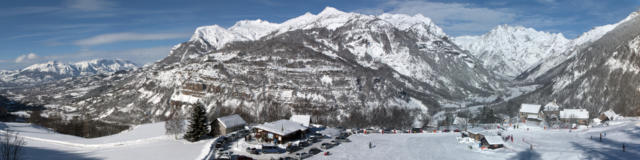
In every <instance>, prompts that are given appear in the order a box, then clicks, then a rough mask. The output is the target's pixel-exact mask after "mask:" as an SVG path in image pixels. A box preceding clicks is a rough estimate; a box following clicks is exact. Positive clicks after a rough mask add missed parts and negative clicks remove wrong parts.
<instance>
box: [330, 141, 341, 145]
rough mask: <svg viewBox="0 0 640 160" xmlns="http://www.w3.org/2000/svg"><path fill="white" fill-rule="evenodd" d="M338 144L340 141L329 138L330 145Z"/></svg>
mask: <svg viewBox="0 0 640 160" xmlns="http://www.w3.org/2000/svg"><path fill="white" fill-rule="evenodd" d="M339 144H340V142H338V141H336V140H331V145H334V146H335V145H339Z"/></svg>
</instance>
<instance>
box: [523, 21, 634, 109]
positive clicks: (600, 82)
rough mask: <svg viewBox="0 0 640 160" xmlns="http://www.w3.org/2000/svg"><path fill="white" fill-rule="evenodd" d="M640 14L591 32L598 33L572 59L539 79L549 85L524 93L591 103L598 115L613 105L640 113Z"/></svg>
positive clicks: (577, 104) (570, 103)
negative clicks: (639, 99) (639, 98)
mask: <svg viewBox="0 0 640 160" xmlns="http://www.w3.org/2000/svg"><path fill="white" fill-rule="evenodd" d="M639 14H640V11H638V12H634V13H632V14H631V15H630V16H629V17H627V18H626V19H624V20H622V21H621V22H619V23H616V24H615V25H613V27H614V28H613V29H608V28H604V29H603V28H602V27H600V28H596V30H599V31H593V32H589V33H585V35H584V36H589V37H593V38H587V39H589V40H586V41H591V42H587V43H584V44H583V45H582V46H581V47H577V48H575V50H573V51H571V52H569V56H568V58H567V60H566V61H563V62H562V63H559V65H557V66H554V67H553V68H551V69H549V71H548V72H545V73H544V74H542V75H541V76H539V77H538V78H537V79H536V82H537V83H540V84H543V87H541V88H540V89H538V90H536V91H534V92H532V93H530V94H527V95H525V96H523V97H520V98H519V99H520V100H521V101H525V102H539V103H540V104H543V103H546V102H549V101H551V100H554V99H555V100H557V102H558V104H560V105H561V106H566V107H568V108H584V109H587V110H589V111H590V113H591V114H592V116H595V115H596V114H598V113H602V112H604V111H606V110H608V109H613V110H614V111H615V112H617V113H622V114H624V115H635V116H637V115H640V108H639V107H638V106H640V101H638V97H640V88H639V87H638V86H640V80H639V77H640V56H639V55H640V52H639V51H640V27H638V26H640V17H639V16H638V15H639ZM605 27H611V26H605ZM607 30H609V31H608V32H605V31H607ZM598 35H601V36H598ZM579 39H580V38H579ZM582 40H584V39H582Z"/></svg>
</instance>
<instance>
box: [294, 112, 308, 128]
mask: <svg viewBox="0 0 640 160" xmlns="http://www.w3.org/2000/svg"><path fill="white" fill-rule="evenodd" d="M289 120H291V121H294V122H298V123H300V124H302V125H303V126H305V127H309V123H310V122H311V115H292V116H291V118H289Z"/></svg>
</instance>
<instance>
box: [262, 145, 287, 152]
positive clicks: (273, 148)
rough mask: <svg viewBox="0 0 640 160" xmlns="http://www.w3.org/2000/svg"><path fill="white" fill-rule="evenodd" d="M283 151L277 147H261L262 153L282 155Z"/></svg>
mask: <svg viewBox="0 0 640 160" xmlns="http://www.w3.org/2000/svg"><path fill="white" fill-rule="evenodd" d="M282 152H283V150H282V149H281V148H280V147H278V146H262V153H282Z"/></svg>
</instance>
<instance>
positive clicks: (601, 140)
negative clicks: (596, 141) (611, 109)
mask: <svg viewBox="0 0 640 160" xmlns="http://www.w3.org/2000/svg"><path fill="white" fill-rule="evenodd" d="M600 142H602V133H600Z"/></svg>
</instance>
